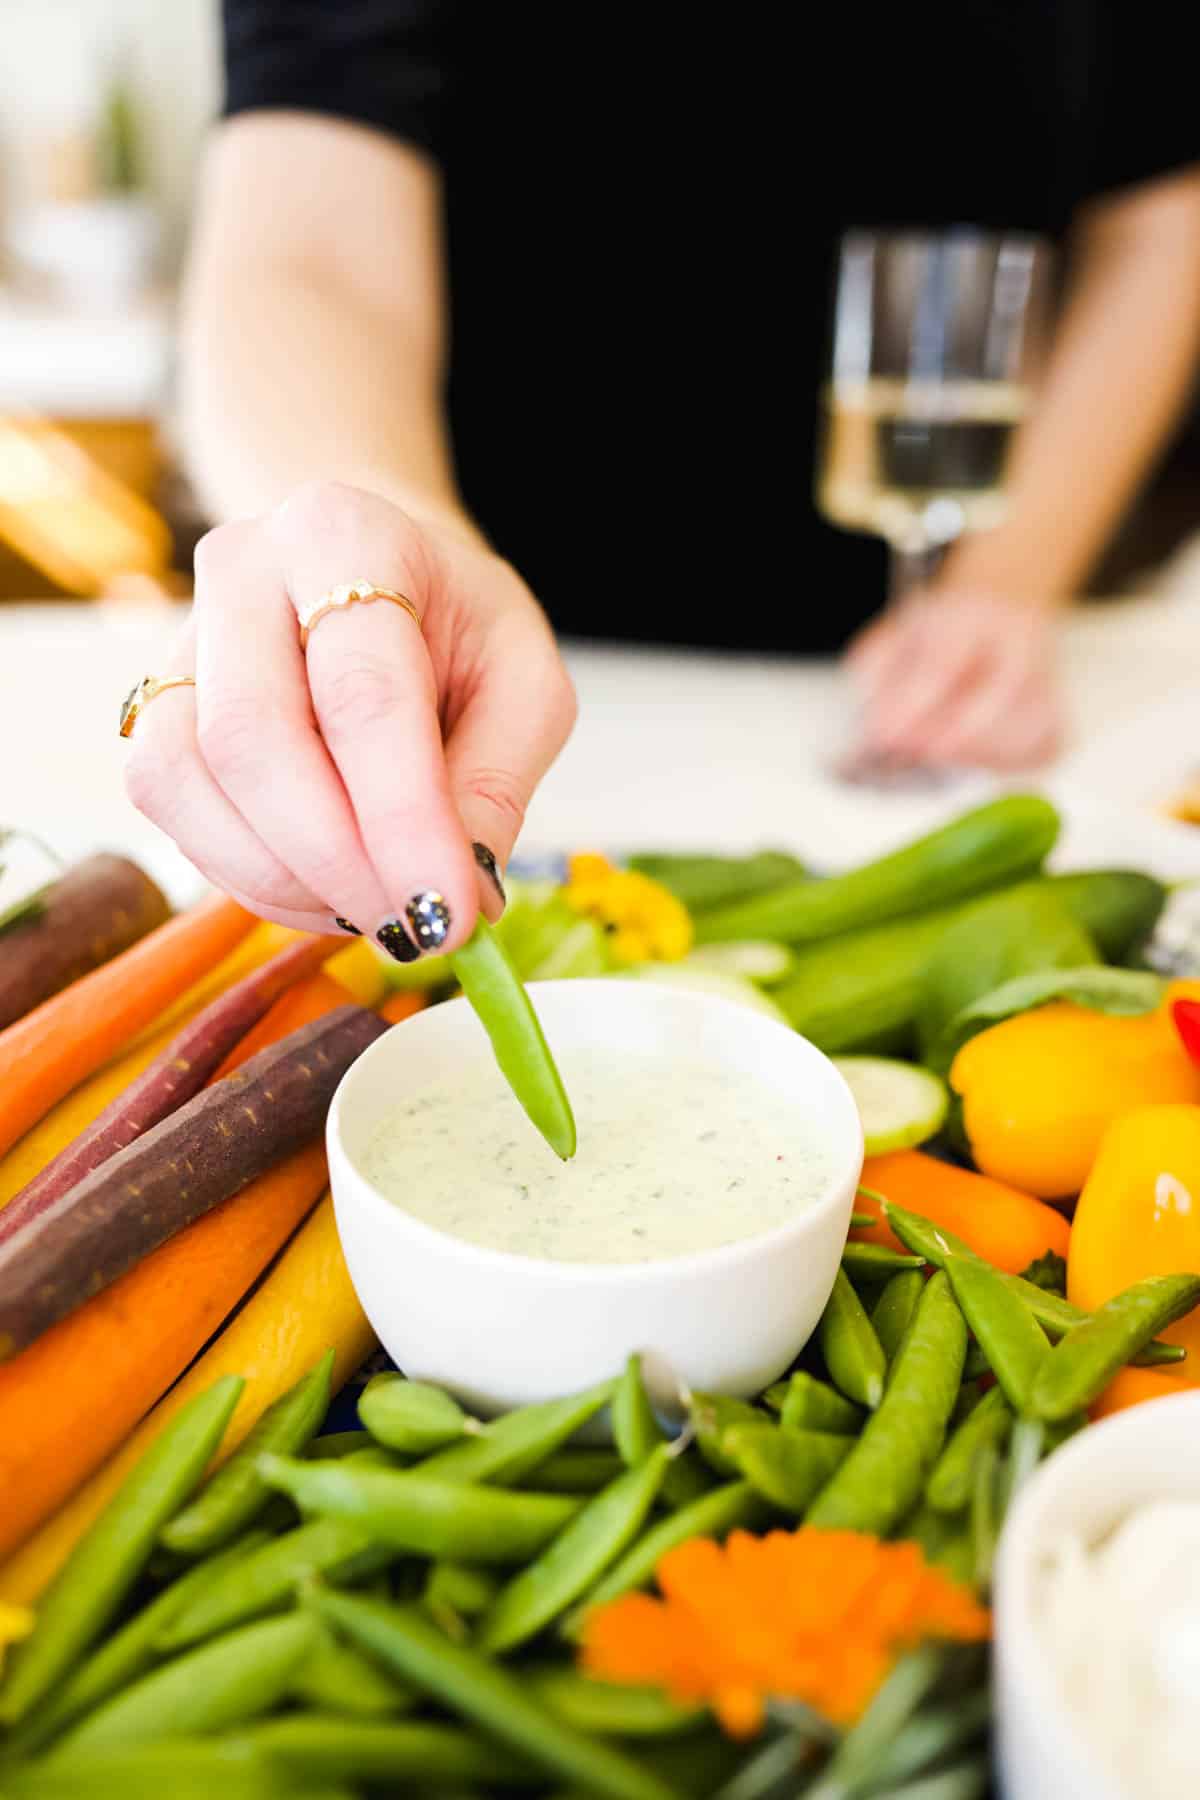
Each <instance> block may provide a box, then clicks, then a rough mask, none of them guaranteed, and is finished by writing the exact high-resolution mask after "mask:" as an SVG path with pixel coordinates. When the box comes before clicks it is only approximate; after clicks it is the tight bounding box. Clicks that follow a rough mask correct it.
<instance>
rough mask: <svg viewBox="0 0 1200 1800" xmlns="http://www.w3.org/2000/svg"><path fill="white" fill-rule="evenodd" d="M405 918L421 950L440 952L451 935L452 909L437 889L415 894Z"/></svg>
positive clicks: (426, 889)
mask: <svg viewBox="0 0 1200 1800" xmlns="http://www.w3.org/2000/svg"><path fill="white" fill-rule="evenodd" d="M404 916H405V918H406V919H407V920H408V928H409V930H410V931H411V932H412V934H413V936H414V938H416V940H417V945H418V948H419V949H421V950H425V951H429V950H440V949H441V947H442V945H443V944H444V943H445V941H446V939H447V938H448V937H449V935H450V908H449V907H448V906H447V905H446V902H445V900H444V898H443V897H442V895H441V894H439V893H438V892H437V890H436V889H435V888H425V889H424V890H423V891H422V892H421V893H419V894H414V895H413V897H412V899H411V900H410V901H409V903H408V905H407V906H406V907H405V909H404Z"/></svg>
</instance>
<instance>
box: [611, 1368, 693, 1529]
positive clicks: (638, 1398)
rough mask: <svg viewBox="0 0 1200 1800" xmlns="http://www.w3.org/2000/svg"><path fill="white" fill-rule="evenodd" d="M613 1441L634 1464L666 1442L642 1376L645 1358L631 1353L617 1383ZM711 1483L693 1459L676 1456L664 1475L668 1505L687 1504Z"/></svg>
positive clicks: (621, 1455)
mask: <svg viewBox="0 0 1200 1800" xmlns="http://www.w3.org/2000/svg"><path fill="white" fill-rule="evenodd" d="M611 1419H612V1433H613V1441H614V1442H615V1444H616V1446H617V1451H618V1453H619V1455H620V1457H621V1460H622V1461H623V1462H624V1463H625V1464H627V1465H628V1466H629V1467H632V1466H633V1465H634V1464H635V1463H639V1462H641V1461H642V1460H643V1459H644V1458H645V1457H647V1456H649V1455H650V1453H651V1452H652V1451H653V1450H655V1449H657V1447H658V1446H659V1445H660V1444H661V1443H664V1442H665V1441H666V1440H665V1436H664V1433H663V1432H662V1430H661V1429H660V1428H659V1423H658V1420H657V1419H656V1418H655V1416H654V1408H653V1407H652V1406H651V1404H650V1396H649V1394H648V1393H647V1392H646V1383H645V1380H644V1378H643V1375H642V1359H641V1357H640V1356H631V1357H630V1358H629V1360H628V1362H627V1363H626V1364H625V1371H624V1373H623V1374H622V1376H621V1378H620V1380H619V1381H618V1382H617V1388H616V1392H615V1393H614V1395H613V1398H612V1408H611ZM707 1488H708V1483H707V1482H706V1481H705V1480H704V1478H703V1475H702V1474H701V1471H700V1470H699V1469H698V1468H697V1466H696V1463H695V1461H694V1459H693V1458H691V1457H689V1456H688V1455H686V1454H684V1455H682V1456H673V1457H672V1458H671V1460H670V1462H669V1463H668V1464H667V1467H666V1472H665V1474H664V1475H663V1479H662V1487H661V1489H660V1493H661V1497H662V1498H663V1499H664V1500H665V1501H666V1503H667V1505H668V1506H687V1505H688V1504H689V1503H690V1502H691V1501H693V1500H696V1499H698V1498H699V1497H700V1495H701V1494H703V1493H705V1492H707Z"/></svg>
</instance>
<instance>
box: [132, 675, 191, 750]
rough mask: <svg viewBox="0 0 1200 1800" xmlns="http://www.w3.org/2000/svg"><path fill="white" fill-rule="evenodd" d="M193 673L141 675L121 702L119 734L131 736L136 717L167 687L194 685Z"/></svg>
mask: <svg viewBox="0 0 1200 1800" xmlns="http://www.w3.org/2000/svg"><path fill="white" fill-rule="evenodd" d="M195 685H196V677H195V676H194V675H143V676H142V679H141V680H140V681H139V682H138V684H137V686H136V687H133V688H130V690H129V692H128V693H127V694H126V696H125V698H124V699H123V700H122V702H121V727H120V729H121V736H122V737H131V736H132V735H133V728H134V726H135V725H136V724H137V722H138V719H139V718H140V717H141V715H142V713H143V712H144V711H145V710H146V708H147V707H148V706H149V704H150V702H151V701H152V700H157V699H158V696H159V695H160V694H165V693H166V691H167V689H168V688H174V687H195Z"/></svg>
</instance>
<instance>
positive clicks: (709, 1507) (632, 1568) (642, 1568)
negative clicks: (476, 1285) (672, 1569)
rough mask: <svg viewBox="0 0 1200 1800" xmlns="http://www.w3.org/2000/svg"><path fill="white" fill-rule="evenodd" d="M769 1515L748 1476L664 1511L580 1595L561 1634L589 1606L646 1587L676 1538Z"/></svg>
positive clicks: (571, 1629)
mask: <svg viewBox="0 0 1200 1800" xmlns="http://www.w3.org/2000/svg"><path fill="white" fill-rule="evenodd" d="M770 1517H771V1508H770V1507H769V1506H768V1505H767V1503H766V1502H765V1501H764V1500H763V1499H762V1497H761V1495H759V1494H757V1493H756V1492H755V1491H754V1489H753V1488H752V1487H751V1486H750V1483H749V1482H748V1481H731V1482H728V1483H726V1484H725V1485H724V1486H723V1487H717V1488H713V1490H712V1492H711V1493H709V1494H704V1495H702V1496H701V1498H700V1499H699V1500H694V1501H693V1502H692V1504H691V1505H690V1506H681V1507H680V1509H679V1511H678V1512H673V1513H670V1514H668V1516H667V1517H666V1518H665V1519H660V1520H659V1521H658V1524H657V1525H652V1526H651V1527H650V1530H649V1531H644V1532H643V1533H642V1535H641V1537H640V1538H638V1540H637V1542H636V1543H635V1544H633V1545H632V1546H631V1547H630V1548H629V1549H628V1550H627V1551H626V1552H625V1554H624V1556H622V1557H621V1558H620V1560H619V1561H618V1562H615V1563H614V1564H613V1566H612V1568H611V1569H610V1570H609V1571H608V1573H607V1575H603V1576H602V1577H601V1578H600V1580H599V1581H598V1582H597V1583H596V1585H595V1587H594V1588H592V1589H590V1591H589V1592H588V1593H586V1594H585V1595H584V1597H583V1600H582V1602H581V1604H580V1605H579V1606H577V1607H576V1608H575V1610H574V1611H573V1612H572V1613H570V1614H569V1615H568V1617H567V1618H566V1620H565V1621H564V1623H563V1626H562V1630H563V1633H564V1635H565V1636H567V1637H576V1636H578V1634H579V1628H580V1626H581V1624H582V1622H583V1619H584V1617H585V1615H586V1614H587V1613H588V1612H590V1611H591V1610H592V1608H593V1607H596V1606H604V1605H606V1604H607V1603H608V1601H610V1600H616V1599H617V1598H618V1597H619V1596H620V1595H621V1594H627V1593H629V1592H630V1590H631V1589H633V1588H640V1587H645V1586H646V1584H647V1582H649V1581H650V1580H652V1579H653V1576H654V1571H655V1569H656V1568H657V1567H658V1565H659V1562H660V1561H661V1560H662V1558H663V1557H664V1556H665V1555H666V1553H667V1551H668V1550H673V1549H674V1548H675V1546H676V1544H683V1543H686V1542H687V1540H688V1538H693V1537H724V1536H725V1534H726V1533H727V1532H730V1531H732V1530H733V1529H734V1528H735V1527H736V1526H739V1525H741V1526H745V1527H747V1528H748V1529H750V1530H753V1529H754V1528H755V1527H756V1526H759V1525H764V1524H766V1522H767V1520H768V1519H769V1518H770Z"/></svg>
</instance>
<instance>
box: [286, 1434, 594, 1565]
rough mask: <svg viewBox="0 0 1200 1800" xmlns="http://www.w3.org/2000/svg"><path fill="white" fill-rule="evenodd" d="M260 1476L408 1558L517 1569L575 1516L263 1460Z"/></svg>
mask: <svg viewBox="0 0 1200 1800" xmlns="http://www.w3.org/2000/svg"><path fill="white" fill-rule="evenodd" d="M262 1466H263V1474H264V1476H265V1477H266V1479H267V1480H268V1481H270V1482H271V1483H272V1484H273V1485H276V1486H279V1487H281V1488H282V1489H283V1490H284V1492H285V1493H287V1494H290V1495H291V1497H292V1499H293V1500H295V1501H297V1502H298V1503H299V1504H301V1505H303V1506H304V1507H305V1508H307V1509H309V1510H311V1511H313V1512H318V1513H322V1514H324V1515H325V1516H327V1517H333V1518H336V1519H338V1520H341V1521H342V1522H344V1523H347V1524H351V1525H354V1526H355V1527H357V1528H358V1529H359V1530H360V1531H361V1532H362V1533H363V1535H364V1536H365V1537H366V1538H368V1539H369V1540H370V1541H371V1542H372V1543H375V1544H382V1545H387V1546H388V1547H389V1548H390V1549H392V1550H404V1551H407V1552H409V1554H411V1555H414V1556H446V1557H450V1558H452V1559H457V1560H460V1561H464V1562H481V1563H520V1562H524V1561H526V1559H527V1558H528V1557H530V1556H533V1555H535V1554H536V1553H537V1551H539V1550H540V1549H541V1548H542V1546H543V1545H544V1544H546V1543H548V1542H549V1540H550V1539H551V1538H552V1537H554V1536H555V1535H556V1534H557V1533H558V1532H559V1531H561V1530H562V1528H563V1526H564V1525H565V1524H566V1523H567V1521H568V1520H569V1519H572V1518H573V1517H574V1516H575V1514H576V1513H577V1512H578V1510H579V1500H578V1498H577V1497H576V1496H575V1495H573V1494H535V1493H519V1494H511V1493H507V1492H505V1491H503V1490H497V1489H494V1488H478V1487H471V1486H470V1485H468V1484H466V1483H463V1482H457V1481H434V1480H432V1479H427V1478H426V1477H425V1475H424V1474H420V1475H414V1474H410V1473H409V1472H408V1471H407V1470H391V1469H361V1468H360V1469H350V1468H347V1466H346V1464H345V1463H344V1462H340V1463H337V1462H330V1463H303V1462H296V1461H294V1460H292V1459H290V1458H288V1457H284V1456H264V1457H263V1459H262Z"/></svg>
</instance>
